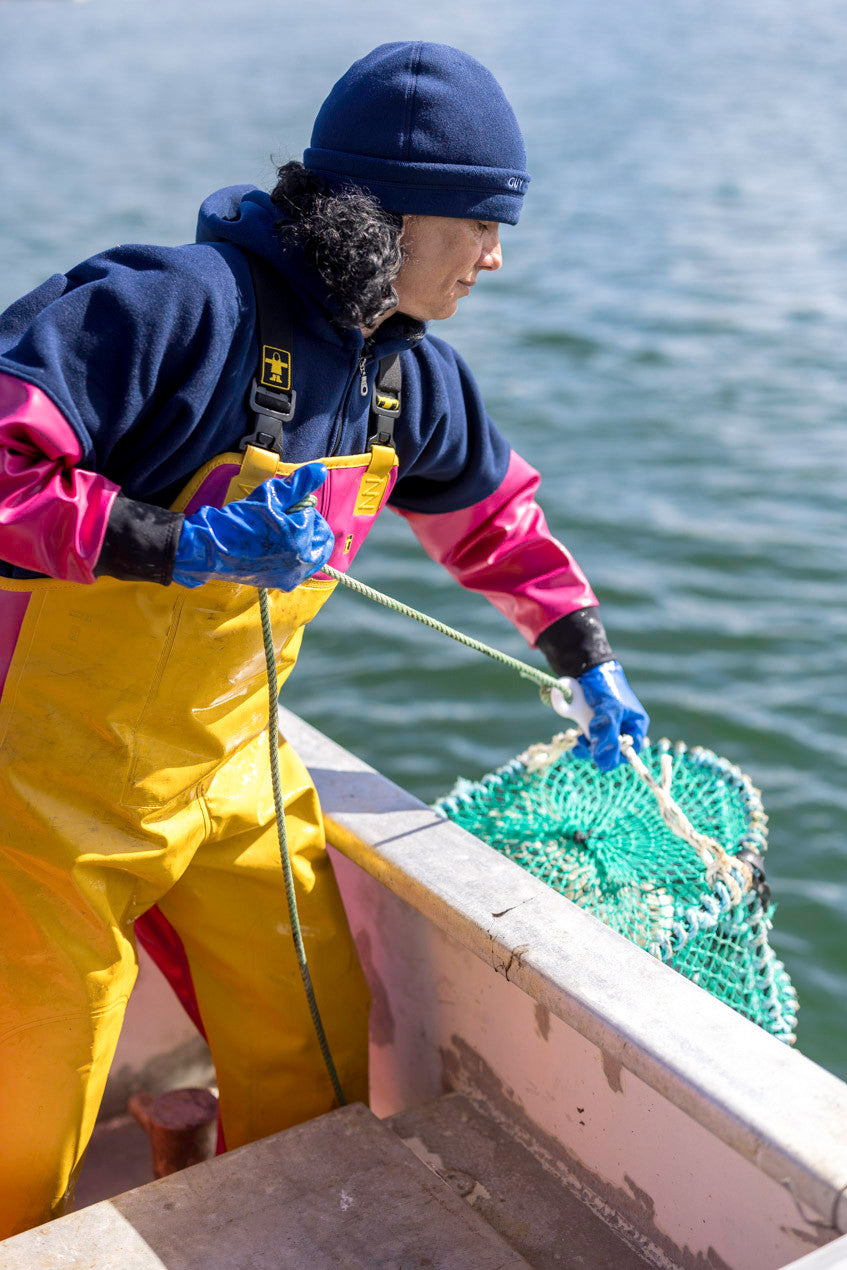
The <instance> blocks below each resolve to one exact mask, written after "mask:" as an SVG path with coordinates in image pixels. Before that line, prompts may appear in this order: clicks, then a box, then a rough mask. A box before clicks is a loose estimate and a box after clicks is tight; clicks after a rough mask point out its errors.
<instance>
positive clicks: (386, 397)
mask: <svg viewBox="0 0 847 1270" xmlns="http://www.w3.org/2000/svg"><path fill="white" fill-rule="evenodd" d="M401 381H402V371H401V368H400V359H399V357H398V356H397V354H396V353H395V354H394V355H393V356H392V357H388V358H386V359H385V361H384V362H382V363H380V370H379V374H378V375H377V382H376V386H375V388H374V390H373V393H372V395H371V419H372V422H373V424H374V426H375V428H376V431H375V432H374V434H373V435H372V436H371V437H370V444H371V445H390V446H391V448H392V449H395V448H396V447H395V445H394V424H395V422H396V420H397V419H398V418H399V417H400V411H401V408H402V391H403V390H402V382H401Z"/></svg>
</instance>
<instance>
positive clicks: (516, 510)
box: [395, 451, 597, 644]
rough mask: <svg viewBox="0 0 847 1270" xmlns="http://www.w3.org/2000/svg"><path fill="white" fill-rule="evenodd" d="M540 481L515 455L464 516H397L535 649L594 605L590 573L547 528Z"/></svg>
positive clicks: (429, 551)
mask: <svg viewBox="0 0 847 1270" xmlns="http://www.w3.org/2000/svg"><path fill="white" fill-rule="evenodd" d="M539 483H540V477H539V475H538V473H537V472H536V471H535V469H534V468H532V467H530V465H529V464H528V463H526V462H525V461H524V460H523V459H522V458H521V457H520V455H518V454H515V452H514V451H512V456H511V459H510V461H509V467H508V470H507V472H506V475H505V477H504V479H503V482H502V484H501V485H500V486H499V488H498V489H496V490H495V491H494V493H493V494H489V496H488V498H484V499H483V500H482V502H480V503H474V504H473V506H471V507H465V508H462V510H461V511H456V512H443V513H439V514H437V515H433V516H428V515H426V514H424V513H421V512H404V511H403V510H402V509H395V510H399V512H400V515H401V516H403V517H404V519H405V520H407V521H408V522H409V524H410V525H411V527H412V531H413V532H414V534H415V536H416V538H417V539H418V541H419V542H420V544H421V546H422V547H423V549H424V550H425V551H426V553H427V555H430V556H432V558H433V560H437V561H438V562H439V564H443V565H444V567H445V568H446V569H447V570H448V571H449V572H450V573H451V574H452V575H453V577H454V578H456V580H457V581H458V582H461V584H462V586H464V587H467V588H468V589H469V590H471V591H479V592H481V594H482V595H484V596H486V598H487V599H489V600H490V601H491V603H492V604H493V605H494V606H495V607H496V608H498V609H499V610H500V612H501V613H503V614H504V615H505V616H506V617H507V618H508V619H509V621H510V622H512V624H513V625H514V626H516V627H517V629H518V630H519V631H520V633H521V634H522V635H523V637H524V638H525V639H526V640H527V642H528V643H530V644H534V643H535V641H536V639H537V638H538V636H539V635H540V634H541V633H542V632H543V631H545V630H547V628H548V627H549V626H551V625H552V623H553V622H555V621H557V620H558V619H559V618H560V617H563V616H564V615H565V614H566V613H573V612H575V611H576V610H577V609H584V608H589V607H593V606H594V605H596V604H597V599H596V596H595V595H594V592H593V591H592V590H591V587H590V586H589V584H588V580H587V578H586V577H585V574H584V573H583V572H582V570H581V569H580V567H579V565H578V564H577V563H576V561H575V560H574V558H573V556H572V555H571V554H570V553H569V552H568V550H567V548H566V547H564V546H563V545H562V543H560V542H559V541H558V540H557V539H556V538H554V537H553V535H552V534H551V533H550V530H549V529H548V527H547V521H546V520H545V518H544V513H543V512H542V510H541V508H540V507H539V506H538V504H537V503H536V501H535V491H536V490H537V489H538V486H539Z"/></svg>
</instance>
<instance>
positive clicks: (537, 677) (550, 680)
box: [321, 564, 572, 701]
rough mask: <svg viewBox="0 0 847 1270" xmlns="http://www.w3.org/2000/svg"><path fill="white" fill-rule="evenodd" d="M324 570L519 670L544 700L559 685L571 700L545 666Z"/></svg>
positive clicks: (326, 568) (359, 591) (334, 571)
mask: <svg viewBox="0 0 847 1270" xmlns="http://www.w3.org/2000/svg"><path fill="white" fill-rule="evenodd" d="M321 572H322V573H325V574H326V575H327V577H330V578H332V579H333V581H335V582H341V583H343V585H344V586H346V587H349V588H350V590H351V591H355V592H357V594H359V595H364V596H367V598H368V599H369V600H375V601H376V602H377V604H382V605H384V606H385V608H387V609H392V610H393V611H394V612H395V613H402V614H404V616H405V617H411V618H414V620H415V621H416V622H422V623H423V625H424V626H429V627H430V629H431V630H434V631H438V632H439V633H440V634H441V635H449V637H450V639H455V640H456V642H457V643H459V644H464V645H465V647H466V648H473V649H474V650H475V651H476V652H478V653H484V654H485V656H486V657H490V658H491V659H492V660H493V661H499V662H500V663H501V664H502V665H503V666H508V667H509V668H510V669H511V670H516V671H517V672H518V674H519V675H520V676H521V678H522V679H529V680H530V681H531V682H532V683H536V684H538V686H539V688H541V690H542V692H541V695H542V697H544V699H545V701H546V700H547V698H546V697H545V693H548V694H549V691H550V689H551V688H558V689H559V690H560V692H561V693H562V696H563V697H564V699H565V701H570V700H571V696H572V694H571V693H570V692H569V691H568V690H567V689H565V688H564V687H563V685H562V684H561V683H560V682H559V680H558V679H557V678H556V676H555V675H549V674H547V672H546V671H544V670H538V669H537V668H536V667H535V666H530V665H529V663H528V662H525V661H519V660H518V659H517V657H510V656H509V655H508V653H501V652H500V650H499V649H497V648H491V647H490V645H488V644H483V643H482V642H481V641H480V640H478V639H472V638H471V636H470V635H464V634H463V633H462V632H461V631H457V630H455V628H454V627H452V626H447V625H446V624H445V623H444V622H439V621H438V619H437V618H434V617H429V615H428V614H426V613H421V612H419V611H418V609H413V608H411V607H410V606H409V605H408V604H401V603H400V601H399V600H394V599H392V597H391V596H390V595H384V594H383V592H382V591H375V590H374V589H373V587H369V586H365V584H364V582H357V580H356V579H355V578H351V577H349V576H348V575H347V574H346V573H339V572H338V570H337V569H333V568H331V566H330V565H328V564H325V565H324V566H323V569H322V570H321Z"/></svg>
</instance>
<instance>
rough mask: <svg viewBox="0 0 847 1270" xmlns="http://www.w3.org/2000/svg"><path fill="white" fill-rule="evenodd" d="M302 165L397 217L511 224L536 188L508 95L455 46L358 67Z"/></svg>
mask: <svg viewBox="0 0 847 1270" xmlns="http://www.w3.org/2000/svg"><path fill="white" fill-rule="evenodd" d="M303 162H304V163H305V165H306V167H307V168H310V169H311V171H313V172H315V173H316V174H317V175H318V176H321V177H323V178H324V180H325V181H326V182H327V183H328V184H329V186H330V187H331V188H336V189H337V188H340V187H342V186H344V185H346V184H354V185H359V186H362V187H364V188H365V189H367V190H369V191H370V193H371V194H373V195H374V197H375V198H376V199H377V200H378V201H379V203H380V204H381V205H382V206H383V207H384V208H385V209H386V210H387V211H390V212H406V213H417V214H419V215H429V216H460V217H466V218H468V219H478V220H494V221H504V222H506V223H507V224H509V225H516V224H517V222H518V217H519V216H520V214H521V205H522V203H523V196H524V193H525V191H526V187H527V185H528V184H529V175H528V173H527V172H526V171H525V168H526V151H525V150H524V143H523V137H522V136H521V132H520V128H519V127H518V122H517V120H516V119H515V115H514V112H513V110H512V108H511V106H510V105H509V103H508V101H507V100H506V96H505V94H504V92H503V89H502V88H501V87H500V85H499V84H498V83H497V80H496V79H495V78H494V76H493V75H492V74H491V72H490V71H488V70H486V69H485V67H484V66H483V65H481V63H480V62H478V61H477V60H476V59H475V58H473V57H471V56H470V55H469V54H468V53H463V52H462V51H461V50H460V49H455V48H451V47H450V46H449V45H448V44H426V43H421V42H418V43H397V44H381V45H380V46H379V48H376V49H374V50H373V52H372V53H368V54H367V55H366V56H365V57H363V58H360V60H359V61H358V62H354V63H353V65H352V66H351V67H350V69H349V71H347V73H346V75H342V77H341V79H340V80H339V81H338V83H337V84H336V85H335V87H334V88H333V89H332V92H331V93H330V94H329V96H328V97H327V99H326V101H325V102H324V104H323V105H322V106H321V108H320V111H319V112H318V117H317V119H316V120H315V126H314V129H313V131H312V144H311V146H310V148H309V149H308V150H307V151H306V152H305V154H304V155H303Z"/></svg>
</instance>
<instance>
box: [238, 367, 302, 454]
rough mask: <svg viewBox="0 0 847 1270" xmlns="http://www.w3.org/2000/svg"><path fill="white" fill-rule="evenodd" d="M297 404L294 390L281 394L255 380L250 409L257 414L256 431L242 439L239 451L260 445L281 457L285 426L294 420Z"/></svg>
mask: <svg viewBox="0 0 847 1270" xmlns="http://www.w3.org/2000/svg"><path fill="white" fill-rule="evenodd" d="M296 403H297V393H296V392H295V391H294V389H293V388H292V389H291V390H290V391H289V392H280V391H279V390H278V389H276V388H266V387H265V386H264V385H260V384H258V383H257V382H256V380H255V379H254V380H253V383H252V384H251V385H250V409H251V410H252V411H254V413H255V417H256V420H255V421H256V430H255V431H254V432H251V433H249V434H248V435H247V436H246V437H242V439H241V443H240V445H239V449H240V450H246V449H247V447H248V445H258V446H260V447H261V448H262V449H263V450H273V452H274V453H275V454H279V455H281V454H282V452H283V451H282V441H283V435H282V434H283V429H284V425H285V424H286V423H290V422H291V420H292V419H293V418H294V407H295V405H296Z"/></svg>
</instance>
